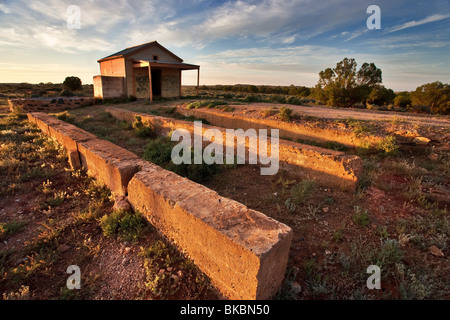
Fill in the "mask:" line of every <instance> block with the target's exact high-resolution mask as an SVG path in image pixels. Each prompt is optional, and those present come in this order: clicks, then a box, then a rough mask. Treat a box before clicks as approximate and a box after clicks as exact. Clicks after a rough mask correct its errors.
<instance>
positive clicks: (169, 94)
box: [161, 69, 181, 98]
mask: <svg viewBox="0 0 450 320" xmlns="http://www.w3.org/2000/svg"><path fill="white" fill-rule="evenodd" d="M161 77H162V79H161V96H162V97H165V98H175V97H179V96H180V85H181V70H179V69H163V70H162V75H161Z"/></svg>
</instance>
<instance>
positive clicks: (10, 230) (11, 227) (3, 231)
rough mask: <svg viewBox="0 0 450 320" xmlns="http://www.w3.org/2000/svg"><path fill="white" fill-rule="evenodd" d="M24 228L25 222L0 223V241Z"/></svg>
mask: <svg viewBox="0 0 450 320" xmlns="http://www.w3.org/2000/svg"><path fill="white" fill-rule="evenodd" d="M24 226H25V222H23V221H14V220H13V221H9V222H1V223H0V239H3V238H6V237H8V236H11V235H13V234H15V233H17V232H19V231H20V230H22V229H23V227H24Z"/></svg>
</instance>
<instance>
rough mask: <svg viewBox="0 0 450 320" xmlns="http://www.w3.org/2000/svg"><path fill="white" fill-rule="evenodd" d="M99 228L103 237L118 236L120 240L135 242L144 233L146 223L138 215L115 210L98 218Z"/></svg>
mask: <svg viewBox="0 0 450 320" xmlns="http://www.w3.org/2000/svg"><path fill="white" fill-rule="evenodd" d="M99 224H100V227H101V228H102V231H103V235H104V236H105V237H113V236H115V235H118V237H119V239H120V240H126V241H132V242H135V241H137V240H138V239H139V238H140V237H141V236H142V234H143V233H144V231H145V228H146V223H145V220H144V218H143V217H142V215H141V214H140V213H130V212H127V211H124V210H115V211H113V212H112V213H111V214H109V215H104V216H103V217H102V218H100V222H99Z"/></svg>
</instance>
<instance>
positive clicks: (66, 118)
mask: <svg viewBox="0 0 450 320" xmlns="http://www.w3.org/2000/svg"><path fill="white" fill-rule="evenodd" d="M50 115H51V116H54V117H56V118H58V119H59V120H62V121H65V122H68V123H74V122H75V117H74V116H73V115H72V114H70V113H69V111H64V112H59V113H50Z"/></svg>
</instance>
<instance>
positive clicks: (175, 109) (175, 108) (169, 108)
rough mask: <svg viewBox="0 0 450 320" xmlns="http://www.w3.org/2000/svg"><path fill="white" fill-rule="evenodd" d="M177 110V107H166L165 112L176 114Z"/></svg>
mask: <svg viewBox="0 0 450 320" xmlns="http://www.w3.org/2000/svg"><path fill="white" fill-rule="evenodd" d="M176 111H177V107H167V108H164V113H165V114H174V113H175V112H176Z"/></svg>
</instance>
